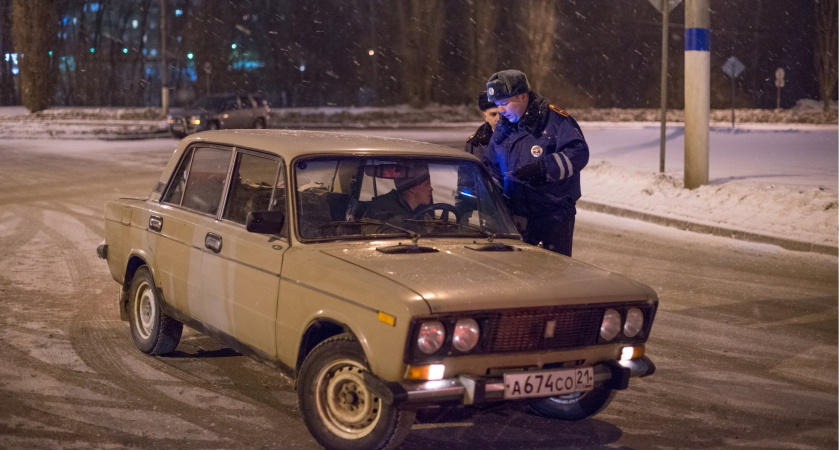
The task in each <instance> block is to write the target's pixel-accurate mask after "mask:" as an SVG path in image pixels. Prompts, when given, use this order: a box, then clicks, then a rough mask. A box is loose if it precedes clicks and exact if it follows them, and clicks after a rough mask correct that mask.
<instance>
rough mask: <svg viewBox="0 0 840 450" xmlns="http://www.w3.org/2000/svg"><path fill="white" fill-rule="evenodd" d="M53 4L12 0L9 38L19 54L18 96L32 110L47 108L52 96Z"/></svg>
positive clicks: (41, 0)
mask: <svg viewBox="0 0 840 450" xmlns="http://www.w3.org/2000/svg"><path fill="white" fill-rule="evenodd" d="M56 6H57V5H56V1H55V0H14V3H13V4H12V18H13V19H12V20H13V23H12V38H13V40H14V43H15V51H16V52H17V53H18V55H20V56H19V58H20V99H21V103H23V106H26V108H27V109H29V111H31V112H37V111H41V110H44V109H47V108H49V107H50V106H52V104H53V101H54V97H55V87H56V76H55V75H56V67H55V65H54V64H53V61H52V60H53V55H52V54H53V52H54V49H55V40H56V36H57V35H58V16H57V14H56Z"/></svg>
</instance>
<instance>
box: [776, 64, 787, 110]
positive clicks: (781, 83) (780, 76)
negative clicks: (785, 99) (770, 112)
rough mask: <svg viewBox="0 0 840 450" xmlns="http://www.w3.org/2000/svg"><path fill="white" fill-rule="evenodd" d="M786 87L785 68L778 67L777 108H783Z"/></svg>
mask: <svg viewBox="0 0 840 450" xmlns="http://www.w3.org/2000/svg"><path fill="white" fill-rule="evenodd" d="M783 87H785V69H782V68H781V67H779V68H778V69H776V109H782V88H783Z"/></svg>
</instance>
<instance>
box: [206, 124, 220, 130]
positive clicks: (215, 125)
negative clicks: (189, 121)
mask: <svg viewBox="0 0 840 450" xmlns="http://www.w3.org/2000/svg"><path fill="white" fill-rule="evenodd" d="M218 129H219V123H218V122H208V123H207V130H209V131H216V130H218Z"/></svg>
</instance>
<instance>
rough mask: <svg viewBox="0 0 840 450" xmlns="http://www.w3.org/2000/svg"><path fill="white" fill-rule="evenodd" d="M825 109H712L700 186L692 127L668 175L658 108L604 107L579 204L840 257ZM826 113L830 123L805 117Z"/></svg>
mask: <svg viewBox="0 0 840 450" xmlns="http://www.w3.org/2000/svg"><path fill="white" fill-rule="evenodd" d="M816 106H817V105H815V104H813V103H803V104H802V106H801V107H800V108H799V109H797V111H798V112H796V114H799V115H798V116H797V117H799V119H790V122H783V121H774V120H769V119H768V117H774V116H772V114H771V113H772V112H770V113H768V112H767V111H761V110H756V111H759V112H749V111H736V117H737V116H738V115H739V114H741V115H743V116H745V117H750V116H751V117H754V118H755V120H760V121H761V122H760V123H742V122H740V121H736V127H735V128H734V129H733V128H732V127H731V123H730V122H727V121H726V120H728V118H729V116H728V115H725V114H723V113H719V114H718V116H721V117H725V118H726V119H724V120H720V119H718V120H717V121H716V120H715V118H716V117H717V116H716V115H714V114H713V118H712V120H713V122H712V127H711V129H710V148H709V161H710V164H709V166H710V167H709V175H710V179H709V184H708V185H705V186H702V187H700V188H698V189H694V190H689V189H685V188H684V187H683V151H684V130H683V126H682V123H680V122H669V123H668V127H667V132H666V136H667V139H666V146H667V150H666V155H665V163H666V164H665V171H664V172H663V173H660V172H659V153H660V150H659V134H660V125H659V123H658V122H655V118H656V117H657V116H656V114H655V113H658V111H648V113H646V114H641V113H639V112H638V111H635V110H633V111H630V110H603V111H598V112H597V117H602V118H603V119H602V120H599V121H589V120H581V121H580V123H581V128H582V129H583V131H584V134H585V136H586V139H587V141H588V143H589V146H590V152H591V158H590V162H589V165H588V166H587V167H586V169H584V171H583V172H582V183H583V186H582V188H583V198H582V199H581V203H580V206H581V208H586V209H594V210H597V211H606V212H610V213H613V214H620V215H627V216H630V217H636V218H642V219H645V220H651V221H655V222H660V223H665V224H668V225H671V226H677V227H683V228H691V229H694V230H698V231H701V232H714V233H716V234H721V235H727V234H731V235H733V237H740V238H746V239H751V237H750V236H749V235H750V234H752V235H758V236H760V237H768V238H771V240H766V241H765V242H773V240H772V239H776V240H777V241H778V242H779V243H782V242H787V243H793V244H797V243H802V244H804V245H792V246H791V245H787V247H788V248H794V249H807V246H808V245H809V244H810V245H812V246H814V247H812V248H811V249H812V250H817V251H821V252H828V253H832V252H833V253H834V254H836V251H837V250H836V249H837V245H838V211H840V210H839V209H838V127H837V124H836V123H837V112H836V109H835V110H834V111H833V119H832V118H831V117H829V119H828V120H829V122H831V121H832V120H833V124H831V123H830V124H824V121H825V118H826V116H825V115H823V116H819V115H820V114H822V113H821V112H819V111H817V112H814V109H815V108H816ZM462 110H463V111H462ZM462 110H461V109H458V108H449V111H450V114H453V116H452V117H450V118H449V119H446V118H445V116H441V115H435V114H431V113H430V112H429V111H427V110H423V111H418V110H412V109H411V108H407V107H401V108H393V109H381V108H380V109H361V108H359V109H358V110H351V109H347V108H332V109H325V108H322V109H318V110H311V109H309V110H295V111H292V110H284V111H283V112H282V114H278V115H277V116H276V117H277V118H278V119H276V120H279V118H281V117H282V118H283V120H282V122H283V125H285V126H289V127H294V126H296V125H297V126H313V125H319V126H322V127H323V126H333V127H336V126H337V127H342V128H347V129H348V130H349V131H347V132H350V133H365V134H375V135H385V136H392V137H400V138H407V139H415V140H421V141H433V142H449V143H452V142H460V141H463V139H464V138H465V137H466V136H467V135H468V134H469V133H470V132H471V130H474V129H475V127H477V126H478V125H479V123H477V122H474V120H475V119H476V117H475V114H476V113H475V111H471V109H470V108H468V107H464V108H462ZM751 111H752V110H751ZM727 113H728V112H727ZM319 114H320V115H319ZM441 114H442V113H441ZM789 114H791V115H793V114H794V112H790V113H789ZM809 114H810V115H809ZM593 116H596V114H595V113H592V112H590V113H589V115H588V116H587V117H593ZM817 116H819V117H822V119H819V120H817V119H813V120H811V119H809V120H803V119H802V117H817ZM829 116H830V115H829ZM360 117H364V118H360ZM313 118H314V119H313ZM377 118H380V119H377ZM633 119H636V120H638V119H642V120H647V121H634V120H633ZM670 119H671V117H670V115H669V120H670ZM444 125H445V126H444ZM427 128H431V130H432V131H430V130H429V129H427ZM162 130H165V124H164V122H163V121H162V120H160V119H159V118H155V117H154V109H143V108H134V109H132V108H70V109H57V110H48V111H45V112H42V113H39V114H37V115H30V114H26V110H25V109H24V108H21V107H10V108H0V137H4V138H41V139H43V138H50V137H52V138H62V139H90V138H95V137H100V138H111V139H120V138H142V137H152V136H161V135H162ZM163 136H166V135H165V134H163ZM65 145H67V144H66V143H65ZM172 145H174V141H173V143H172ZM687 224H693V225H696V226H694V227H690V226H688V225H687ZM753 237H754V236H753Z"/></svg>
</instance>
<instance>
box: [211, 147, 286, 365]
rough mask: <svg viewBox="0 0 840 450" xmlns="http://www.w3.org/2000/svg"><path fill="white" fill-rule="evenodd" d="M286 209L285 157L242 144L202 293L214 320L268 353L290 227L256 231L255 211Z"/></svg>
mask: <svg viewBox="0 0 840 450" xmlns="http://www.w3.org/2000/svg"><path fill="white" fill-rule="evenodd" d="M285 209H286V195H285V176H284V174H283V164H282V161H281V160H280V159H279V158H278V157H276V156H271V155H267V154H264V153H261V152H255V151H250V150H241V149H238V150H236V152H235V157H234V164H233V170H232V171H231V177H230V180H229V189H228V191H227V195H226V200H225V203H224V207H223V211H222V212H221V213H220V217H219V219H220V220H218V221H216V222H215V225H214V227H213V231H212V235H208V239H210V240H211V242H210V244H211V245H210V246H209V247H208V249H209V251H208V252H207V253H205V256H204V259H203V261H202V283H201V286H202V298H203V300H204V301H205V302H206V303H207V305H208V306H209V307H210V308H211V310H210V311H209V312H208V314H209V315H208V316H207V320H208V323H209V324H211V325H213V326H214V327H216V328H218V329H219V330H221V331H223V332H225V333H227V334H229V335H231V336H233V337H234V338H236V339H237V340H239V341H241V342H244V343H245V344H248V345H250V346H251V347H254V348H256V349H258V350H260V351H262V352H264V353H266V354H268V355H271V356H274V355H275V354H276V342H275V323H276V317H277V301H278V290H279V286H280V268H281V266H282V263H283V253H284V252H285V251H286V249H288V248H289V241H288V238H287V237H286V233H285V231H284V232H281V233H279V234H277V235H267V234H259V233H250V232H248V231H247V230H246V229H245V221H246V218H247V215H248V213H249V212H252V211H268V210H272V211H276V210H283V211H285Z"/></svg>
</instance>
